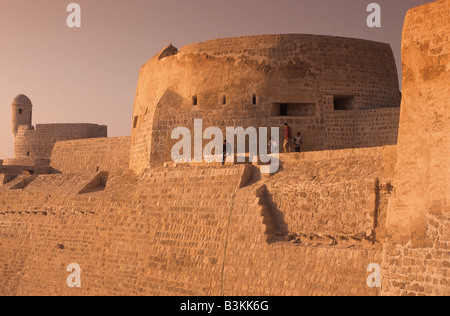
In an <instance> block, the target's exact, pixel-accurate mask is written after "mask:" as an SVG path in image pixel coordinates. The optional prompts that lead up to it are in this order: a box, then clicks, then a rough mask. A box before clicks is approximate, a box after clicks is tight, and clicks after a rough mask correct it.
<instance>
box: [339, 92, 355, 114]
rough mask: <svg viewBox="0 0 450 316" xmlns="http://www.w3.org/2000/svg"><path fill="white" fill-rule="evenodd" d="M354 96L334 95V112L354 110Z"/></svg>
mask: <svg viewBox="0 0 450 316" xmlns="http://www.w3.org/2000/svg"><path fill="white" fill-rule="evenodd" d="M354 104H355V96H354V95H335V96H334V110H335V111H352V110H354V107H355V106H354Z"/></svg>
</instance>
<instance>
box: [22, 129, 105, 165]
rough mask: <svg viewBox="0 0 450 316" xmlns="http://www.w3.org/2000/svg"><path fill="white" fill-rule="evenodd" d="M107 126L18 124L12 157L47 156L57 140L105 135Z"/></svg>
mask: <svg viewBox="0 0 450 316" xmlns="http://www.w3.org/2000/svg"><path fill="white" fill-rule="evenodd" d="M107 136H108V135H107V127H106V126H103V125H97V124H44V125H39V124H38V125H36V128H35V129H34V128H33V126H27V125H21V126H19V129H18V132H17V135H16V137H15V141H14V158H16V159H20V158H29V157H31V158H34V159H36V158H49V157H50V155H51V153H52V149H53V146H54V145H55V143H56V142H57V141H64V140H72V139H85V138H96V137H107Z"/></svg>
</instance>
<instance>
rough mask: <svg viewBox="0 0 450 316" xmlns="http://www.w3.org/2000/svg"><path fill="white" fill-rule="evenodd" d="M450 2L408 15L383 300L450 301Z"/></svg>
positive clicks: (438, 2)
mask: <svg viewBox="0 0 450 316" xmlns="http://www.w3.org/2000/svg"><path fill="white" fill-rule="evenodd" d="M449 16H450V1H449V0H439V1H435V2H433V3H429V4H426V5H423V6H420V7H417V8H414V9H412V10H410V11H409V12H408V14H407V16H406V21H405V25H404V31H403V40H402V59H403V100H402V110H401V116H400V131H399V144H398V163H397V167H396V174H395V195H394V198H393V199H392V200H391V201H390V206H389V212H388V221H387V234H388V242H387V244H386V246H385V259H384V261H385V266H384V270H385V271H386V275H385V280H386V283H385V286H384V287H383V293H384V294H391V295H424V294H428V295H449V294H450V291H449V289H450V286H449V283H450V252H449V249H450V239H449V238H450V237H449V236H450V223H449V219H450V208H449V205H450V204H449V196H450V195H449V179H450V173H449V172H450V171H449V168H448V166H449V162H450V158H449V157H450V145H449V144H450V143H449V141H448V135H449V134H450V126H449V124H448V122H449V121H450V111H449V103H448V97H449V95H450V93H449V92H450V91H449V86H450V85H449V83H450V38H449V36H450V35H449V34H450V20H449Z"/></svg>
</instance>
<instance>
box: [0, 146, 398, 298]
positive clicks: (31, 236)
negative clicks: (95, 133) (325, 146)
mask: <svg viewBox="0 0 450 316" xmlns="http://www.w3.org/2000/svg"><path fill="white" fill-rule="evenodd" d="M96 141H99V142H100V141H101V140H96ZM89 142H90V143H91V145H92V144H94V143H95V142H93V141H92V142H91V141H89ZM68 145H69V144H68V143H66V142H62V143H59V144H58V146H59V147H56V148H55V149H56V152H57V151H62V150H63V147H65V148H67V147H68ZM79 145H80V146H81V142H79ZM358 151H359V150H356V149H355V150H350V151H349V152H346V151H342V152H323V153H304V154H299V155H294V156H292V158H291V159H293V160H292V161H287V162H286V164H287V165H288V164H291V165H293V164H294V161H296V160H298V163H299V164H300V163H302V164H306V165H308V164H314V165H315V166H317V167H318V168H320V169H321V170H322V171H321V172H322V173H321V174H320V175H319V179H318V181H319V182H320V178H322V177H325V174H328V173H329V174H330V175H331V174H336V177H338V175H339V174H341V173H342V172H343V170H344V169H345V166H347V164H350V163H351V162H350V161H349V160H348V159H350V157H351V156H352V155H355V153H356V155H355V156H357V157H360V159H356V158H355V159H354V160H353V163H354V164H358V163H361V169H358V168H357V166H355V169H354V170H353V173H352V174H353V178H352V179H351V180H349V181H348V183H345V181H342V183H341V185H340V186H337V185H336V186H335V187H336V188H339V189H342V191H341V192H339V196H342V197H345V195H346V194H347V192H350V191H351V190H356V188H355V187H354V185H353V183H354V182H355V181H356V182H358V181H365V180H366V179H368V178H370V177H376V176H378V177H382V175H383V172H384V170H388V169H389V168H385V167H384V165H380V164H382V161H383V159H381V158H380V159H374V158H372V159H374V160H373V161H374V163H373V164H371V163H369V160H370V159H371V158H369V157H371V156H374V157H375V156H382V157H384V158H386V160H390V158H389V157H391V156H390V155H386V154H385V153H384V152H385V151H384V150H382V149H364V150H361V152H359V155H358ZM56 152H55V154H56ZM388 152H389V150H388ZM60 157H62V156H60ZM286 159H287V160H289V159H288V158H286ZM370 162H372V161H370ZM391 163H392V162H391ZM340 165H341V166H342V167H341V168H340V167H339V166H340ZM366 165H371V167H369V170H370V176H369V175H365V174H363V173H362V172H361V171H358V170H362V169H363V167H364V168H366ZM255 168H256V167H252V166H249V165H227V166H225V167H216V166H201V165H199V166H191V165H173V166H172V165H167V166H166V167H161V168H156V169H151V170H148V172H146V173H144V174H143V175H142V176H141V177H138V176H136V175H135V174H133V173H126V174H121V175H117V176H115V177H112V178H111V179H110V180H108V183H107V185H106V187H105V188H103V189H102V190H100V191H91V192H87V193H80V191H79V189H80V188H81V187H82V186H83V185H84V184H86V183H88V182H89V181H91V180H92V177H91V176H90V177H88V176H84V175H79V174H68V173H67V174H64V173H63V174H61V175H43V176H25V175H22V176H19V177H18V178H17V179H15V180H13V181H12V182H10V183H8V184H6V185H4V186H2V187H1V188H0V253H1V254H2V255H1V256H0V278H1V280H2V283H1V286H0V294H2V295H34V294H39V295H45V294H49V295H61V294H65V295H99V294H107V295H222V294H224V295H326V294H333V295H339V294H341V295H377V294H379V290H378V289H371V288H369V287H367V285H366V279H367V276H368V273H367V271H366V268H367V266H368V265H369V264H370V263H381V254H382V253H381V247H380V245H379V243H376V244H375V245H373V244H372V243H371V242H369V241H364V240H362V239H359V240H347V241H346V240H340V239H339V240H337V244H333V245H331V244H330V239H328V237H327V236H326V235H328V234H330V233H335V235H336V237H337V233H338V232H339V230H338V229H336V230H335V231H330V230H326V229H325V228H327V226H326V225H323V226H320V225H322V223H321V222H320V220H318V221H315V220H312V219H309V223H310V224H311V225H315V228H317V227H319V226H320V227H321V228H323V229H321V228H320V229H314V231H313V233H315V234H314V235H312V234H311V235H308V236H307V237H305V236H303V235H300V234H301V233H303V232H302V231H301V229H300V228H299V222H298V216H297V215H296V214H294V213H293V214H292V215H291V213H292V212H295V211H296V208H297V205H300V204H301V203H305V204H306V203H307V202H308V201H309V200H308V199H305V198H304V197H302V196H301V195H297V194H296V195H295V196H294V199H295V201H294V203H293V204H288V203H285V202H284V201H285V200H283V198H281V200H280V201H281V202H280V203H279V204H278V207H279V209H278V211H277V210H276V208H275V209H274V207H273V204H272V203H271V201H270V197H271V196H273V197H276V194H277V192H276V190H275V183H278V182H286V183H287V184H288V185H289V186H293V187H297V186H298V187H300V188H301V187H308V186H309V187H312V188H314V189H317V188H318V187H319V186H320V184H319V182H317V183H316V185H317V186H314V185H312V184H310V182H311V179H310V178H309V177H306V178H302V177H301V176H300V175H301V174H302V172H301V171H300V170H299V171H296V172H295V174H296V175H299V177H296V178H295V179H290V178H286V177H284V176H281V174H280V175H279V178H275V177H273V178H272V177H268V178H263V179H261V178H260V176H259V173H258V170H257V168H256V169H255ZM63 169H64V168H63ZM64 170H66V171H67V169H64ZM388 173H389V172H386V173H385V174H387V175H388ZM327 176H329V175H327ZM372 180H373V179H372ZM264 187H265V188H266V189H264ZM360 189H361V190H362V191H364V192H366V191H367V192H369V189H368V188H367V187H361V188H360ZM372 189H373V192H375V188H372ZM308 194H310V193H308ZM311 194H313V193H311ZM281 195H283V196H284V195H285V193H284V192H283V193H282V194H280V196H281ZM372 195H373V194H372ZM287 200H292V198H289V199H286V201H287ZM337 200H338V201H341V200H340V199H339V198H338V199H337ZM274 201H275V202H276V199H274ZM272 202H273V201H272ZM366 203H367V204H368V205H370V204H372V203H373V201H372V197H368V199H367V201H366ZM320 204H322V205H323V206H326V207H328V205H327V204H326V202H325V201H321V202H319V205H318V206H319V207H320ZM314 207H315V205H311V208H314ZM336 207H338V208H341V207H342V208H344V207H346V206H345V205H344V204H342V203H341V204H336ZM382 207H384V206H382ZM348 211H349V212H350V213H353V214H355V216H356V217H357V216H359V215H360V214H362V215H363V217H364V216H365V215H364V214H365V213H364V210H356V209H351V208H350V209H348ZM384 212H385V211H384V209H382V210H380V214H383V213H384ZM283 220H284V222H283ZM355 222H357V220H356V221H355ZM351 223H353V222H350V221H349V225H350V226H351ZM361 223H363V224H364V223H365V222H364V220H362V221H361ZM363 227H364V226H363ZM288 233H298V234H299V235H298V236H297V237H296V238H300V239H301V241H299V240H297V239H296V240H287V239H286V237H288ZM294 241H295V242H294ZM70 263H77V264H79V265H80V266H81V268H82V287H81V288H80V289H69V288H68V287H67V285H66V278H67V276H68V273H67V272H66V267H67V265H68V264H70Z"/></svg>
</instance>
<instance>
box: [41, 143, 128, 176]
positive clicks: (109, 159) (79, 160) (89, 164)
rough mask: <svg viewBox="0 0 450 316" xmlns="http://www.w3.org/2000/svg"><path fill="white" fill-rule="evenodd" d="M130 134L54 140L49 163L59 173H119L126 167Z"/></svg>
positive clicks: (125, 169) (126, 168)
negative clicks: (127, 135) (112, 136)
mask: <svg viewBox="0 0 450 316" xmlns="http://www.w3.org/2000/svg"><path fill="white" fill-rule="evenodd" d="M129 158H130V137H116V138H95V139H81V140H70V141H63V142H57V143H56V144H55V147H54V148H53V151H52V154H51V163H50V165H51V166H52V167H53V168H55V169H56V170H58V171H60V172H62V173H75V174H76V173H95V172H98V171H108V172H110V173H111V174H121V173H124V172H126V171H127V170H128V164H129Z"/></svg>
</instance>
